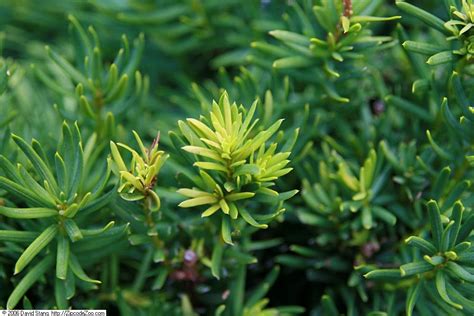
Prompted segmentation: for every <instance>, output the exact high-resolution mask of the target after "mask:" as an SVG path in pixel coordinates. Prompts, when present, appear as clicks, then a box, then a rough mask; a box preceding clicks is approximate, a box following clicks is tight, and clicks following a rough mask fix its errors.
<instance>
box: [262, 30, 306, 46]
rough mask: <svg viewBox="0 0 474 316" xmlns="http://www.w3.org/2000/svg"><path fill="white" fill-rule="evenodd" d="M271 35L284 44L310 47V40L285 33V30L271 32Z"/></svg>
mask: <svg viewBox="0 0 474 316" xmlns="http://www.w3.org/2000/svg"><path fill="white" fill-rule="evenodd" d="M269 34H270V35H271V36H273V37H275V38H276V39H279V40H280V41H282V42H283V43H286V42H289V43H293V44H297V45H301V46H309V44H310V41H309V38H308V37H306V36H304V35H301V34H298V33H294V32H289V31H284V30H274V31H270V32H269Z"/></svg>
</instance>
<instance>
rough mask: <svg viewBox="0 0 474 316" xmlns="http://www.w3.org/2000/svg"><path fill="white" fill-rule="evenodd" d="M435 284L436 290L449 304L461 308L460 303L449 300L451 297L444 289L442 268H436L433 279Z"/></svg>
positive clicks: (444, 282)
mask: <svg viewBox="0 0 474 316" xmlns="http://www.w3.org/2000/svg"><path fill="white" fill-rule="evenodd" d="M435 284H436V289H437V290H438V293H439V295H440V296H441V298H442V299H443V301H445V302H446V303H448V304H449V305H451V306H452V307H454V308H456V309H461V310H462V309H463V307H462V305H460V304H457V303H455V302H453V301H452V300H451V298H450V297H449V296H448V293H447V291H446V276H445V274H444V272H443V271H442V270H438V271H437V272H436V279H435Z"/></svg>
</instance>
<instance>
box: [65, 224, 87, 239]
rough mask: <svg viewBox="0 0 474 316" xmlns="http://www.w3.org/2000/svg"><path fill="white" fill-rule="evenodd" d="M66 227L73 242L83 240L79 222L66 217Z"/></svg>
mask: <svg viewBox="0 0 474 316" xmlns="http://www.w3.org/2000/svg"><path fill="white" fill-rule="evenodd" d="M64 229H65V230H66V233H67V234H68V236H69V238H70V239H71V241H72V242H76V241H78V240H81V239H82V238H83V237H84V236H82V233H81V230H80V229H79V227H77V224H76V222H75V221H73V220H72V219H66V220H65V221H64Z"/></svg>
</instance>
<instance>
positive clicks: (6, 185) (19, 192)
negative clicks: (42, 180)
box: [0, 176, 56, 208]
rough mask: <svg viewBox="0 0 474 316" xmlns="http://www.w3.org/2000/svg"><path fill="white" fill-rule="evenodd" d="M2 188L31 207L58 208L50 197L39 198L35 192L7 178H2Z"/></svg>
mask: <svg viewBox="0 0 474 316" xmlns="http://www.w3.org/2000/svg"><path fill="white" fill-rule="evenodd" d="M0 188H2V189H4V190H6V191H7V192H9V193H11V194H12V195H14V196H17V197H19V198H21V199H23V200H25V201H26V202H28V203H30V204H31V205H35V206H45V207H51V208H54V207H56V204H55V203H54V200H53V199H52V198H51V197H50V196H49V195H47V196H38V195H37V194H35V193H34V192H33V191H31V190H28V189H26V188H25V187H24V186H23V185H20V184H17V183H15V182H13V181H11V180H9V179H7V178H4V177H1V176H0Z"/></svg>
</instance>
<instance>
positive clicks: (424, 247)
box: [405, 236, 437, 256]
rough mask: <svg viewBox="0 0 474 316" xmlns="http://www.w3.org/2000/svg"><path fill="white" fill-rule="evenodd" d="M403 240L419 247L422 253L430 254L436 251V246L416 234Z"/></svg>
mask: <svg viewBox="0 0 474 316" xmlns="http://www.w3.org/2000/svg"><path fill="white" fill-rule="evenodd" d="M405 242H406V243H407V244H408V245H410V246H413V247H416V248H418V249H420V250H421V252H422V253H423V254H428V255H430V256H432V255H434V254H435V253H436V252H437V250H436V247H435V246H434V245H433V244H432V243H430V242H429V241H427V240H425V239H423V238H420V237H417V236H410V237H408V238H407V239H406V240H405Z"/></svg>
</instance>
